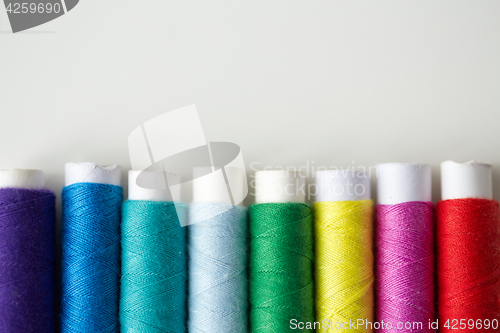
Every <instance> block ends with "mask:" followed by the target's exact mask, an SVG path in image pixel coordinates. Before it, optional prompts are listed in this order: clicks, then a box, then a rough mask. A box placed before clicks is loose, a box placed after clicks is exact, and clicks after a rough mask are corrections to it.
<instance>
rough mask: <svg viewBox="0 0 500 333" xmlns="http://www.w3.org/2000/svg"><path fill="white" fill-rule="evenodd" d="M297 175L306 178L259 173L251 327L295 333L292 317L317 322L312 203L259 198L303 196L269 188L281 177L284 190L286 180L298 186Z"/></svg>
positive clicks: (252, 250)
mask: <svg viewBox="0 0 500 333" xmlns="http://www.w3.org/2000/svg"><path fill="white" fill-rule="evenodd" d="M295 180H299V181H302V182H303V178H299V176H298V175H297V174H295V173H292V174H291V173H288V172H283V171H281V172H278V171H261V172H258V173H257V174H256V189H257V194H256V202H257V204H255V205H253V206H251V207H250V208H249V217H250V267H249V273H250V276H249V277H250V303H251V310H250V331H251V332H280V333H282V332H296V331H297V330H296V329H293V324H292V322H293V320H296V321H297V322H309V323H310V324H312V323H313V321H314V290H313V223H312V211H311V207H310V206H309V205H308V204H304V203H299V202H282V203H279V202H270V203H259V202H262V201H263V200H266V201H278V200H280V201H292V200H293V201H303V198H297V195H296V194H293V195H291V196H290V195H287V194H283V193H278V196H277V197H276V196H275V195H273V194H270V192H268V189H269V186H271V187H272V185H270V183H273V182H276V181H277V182H279V183H280V184H281V185H283V186H281V185H280V186H281V188H282V189H283V188H285V187H286V185H287V183H288V184H292V187H293V188H295V186H294V185H293V182H294V181H295ZM263 183H264V185H263ZM259 188H260V189H261V191H260V193H259ZM262 191H263V192H262ZM291 192H293V191H292V190H291ZM275 199H277V200H275ZM300 331H301V332H313V331H314V330H313V329H308V328H304V329H302V330H300Z"/></svg>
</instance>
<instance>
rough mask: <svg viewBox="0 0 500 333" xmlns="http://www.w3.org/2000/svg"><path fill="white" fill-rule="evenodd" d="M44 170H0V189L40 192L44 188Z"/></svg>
mask: <svg viewBox="0 0 500 333" xmlns="http://www.w3.org/2000/svg"><path fill="white" fill-rule="evenodd" d="M43 181H44V174H43V171H42V170H29V169H12V170H0V188H25V189H31V190H38V189H43V188H44V183H43Z"/></svg>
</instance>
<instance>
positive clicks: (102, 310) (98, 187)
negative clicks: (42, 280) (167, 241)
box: [60, 163, 123, 333]
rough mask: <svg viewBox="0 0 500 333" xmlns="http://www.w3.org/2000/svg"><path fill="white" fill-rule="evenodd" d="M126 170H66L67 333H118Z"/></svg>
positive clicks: (85, 166) (83, 166)
mask: <svg viewBox="0 0 500 333" xmlns="http://www.w3.org/2000/svg"><path fill="white" fill-rule="evenodd" d="M120 171H121V168H120V166H117V165H115V166H112V167H108V168H102V167H100V166H98V165H96V164H94V163H69V164H66V166H65V173H66V186H65V187H64V188H63V193H62V204H63V221H62V224H63V225H62V258H61V277H62V281H61V318H60V323H61V332H63V333H66V332H68V333H69V332H71V333H80V332H82V333H83V332H118V330H119V325H118V296H119V281H120V218H121V204H122V200H123V195H122V188H121V186H120Z"/></svg>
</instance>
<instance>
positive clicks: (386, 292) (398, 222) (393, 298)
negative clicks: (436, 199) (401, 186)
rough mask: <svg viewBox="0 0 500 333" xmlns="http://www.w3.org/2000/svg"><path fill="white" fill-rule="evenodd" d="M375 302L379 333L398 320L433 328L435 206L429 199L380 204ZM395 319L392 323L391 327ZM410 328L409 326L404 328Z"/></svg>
mask: <svg viewBox="0 0 500 333" xmlns="http://www.w3.org/2000/svg"><path fill="white" fill-rule="evenodd" d="M376 234H377V237H376V244H377V252H376V267H377V272H376V302H377V313H376V317H377V321H378V322H381V321H384V322H385V323H386V326H384V328H381V329H380V330H378V331H380V332H400V331H401V329H400V328H399V329H398V327H397V325H398V323H403V324H405V323H421V324H422V326H421V327H419V326H413V324H412V327H411V329H412V332H433V331H434V330H433V329H431V328H429V321H434V320H435V303H434V299H435V298H434V294H435V290H434V273H435V270H434V265H435V263H434V209H433V205H432V203H430V202H420V201H413V202H405V203H400V204H396V205H378V206H377V232H376ZM389 323H390V326H387V325H388V324H389ZM405 328H406V329H407V327H405Z"/></svg>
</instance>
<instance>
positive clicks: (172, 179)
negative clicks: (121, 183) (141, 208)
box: [128, 170, 181, 202]
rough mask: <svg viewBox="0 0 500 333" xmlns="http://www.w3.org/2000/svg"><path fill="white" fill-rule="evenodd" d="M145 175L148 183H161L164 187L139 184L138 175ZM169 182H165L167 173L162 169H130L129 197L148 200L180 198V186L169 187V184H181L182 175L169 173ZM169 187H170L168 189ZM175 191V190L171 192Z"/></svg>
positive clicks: (161, 200)
mask: <svg viewBox="0 0 500 333" xmlns="http://www.w3.org/2000/svg"><path fill="white" fill-rule="evenodd" d="M141 173H142V175H141V177H144V178H143V180H144V182H145V183H146V184H148V183H152V184H161V185H162V186H161V187H162V188H159V189H150V188H144V187H141V186H139V185H137V177H138V176H139V175H140V174H141ZM166 176H167V184H165V174H164V173H163V172H162V171H138V170H130V171H129V172H128V199H129V200H147V201H160V202H165V201H176V200H178V198H180V195H181V193H180V191H181V188H180V186H175V187H174V188H170V187H168V184H169V183H170V184H179V183H180V176H179V175H178V174H176V173H173V172H168V173H167V175H166ZM167 188H169V189H167ZM170 191H174V192H170Z"/></svg>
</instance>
